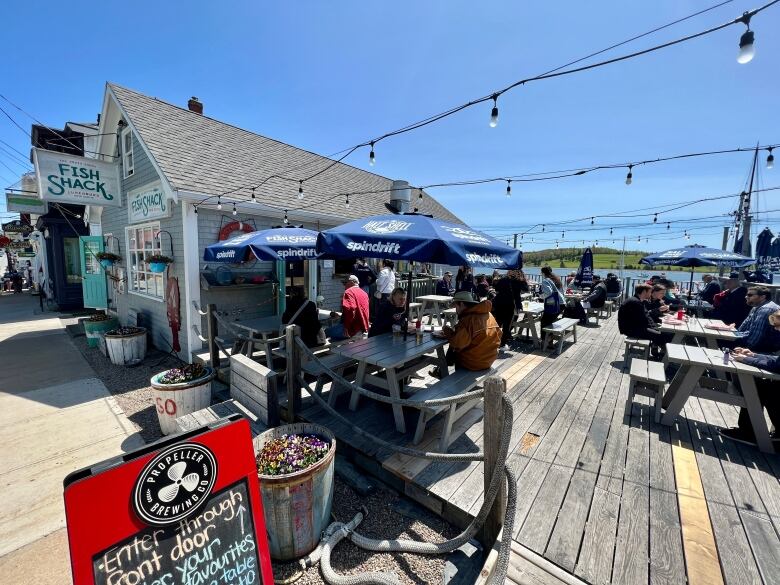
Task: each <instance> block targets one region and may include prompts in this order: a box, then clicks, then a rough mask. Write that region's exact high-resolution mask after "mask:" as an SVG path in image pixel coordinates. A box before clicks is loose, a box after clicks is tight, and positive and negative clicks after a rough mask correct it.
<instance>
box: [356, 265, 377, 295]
mask: <svg viewBox="0 0 780 585" xmlns="http://www.w3.org/2000/svg"><path fill="white" fill-rule="evenodd" d="M352 274H354V275H355V276H357V277H358V286H360V288H362V289H363V292H365V293H366V294H370V293H369V291H368V289H369V287H370V286H371V285H372V284H374V282H376V272H374V269H373V268H371V267H370V266H369V265H368V264H366V259H365V258H358V259H357V261H356V262H355V265H354V266H353V267H352Z"/></svg>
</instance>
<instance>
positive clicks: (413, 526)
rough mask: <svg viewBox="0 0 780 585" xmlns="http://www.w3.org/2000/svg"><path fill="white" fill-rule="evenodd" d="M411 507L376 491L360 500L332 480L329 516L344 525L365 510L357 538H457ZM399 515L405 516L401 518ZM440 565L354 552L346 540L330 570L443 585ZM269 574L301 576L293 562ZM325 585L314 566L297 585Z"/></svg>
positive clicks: (436, 559)
mask: <svg viewBox="0 0 780 585" xmlns="http://www.w3.org/2000/svg"><path fill="white" fill-rule="evenodd" d="M410 504H411V503H410V502H409V500H407V499H406V498H402V497H400V496H399V495H398V494H397V493H396V492H395V491H393V490H390V489H389V488H387V489H379V490H377V491H376V493H374V494H373V495H372V496H369V497H365V498H363V497H361V496H359V495H358V494H357V493H356V492H354V491H353V490H352V489H351V488H350V487H349V486H347V485H345V484H344V483H343V482H341V481H340V480H339V479H338V476H337V477H336V482H335V487H334V497H333V515H334V516H335V517H336V518H337V519H338V520H339V521H340V522H348V521H349V520H352V518H353V517H354V515H355V514H356V513H357V512H360V511H361V510H360V507H361V506H366V508H367V509H368V517H367V518H365V519H364V520H363V522H362V523H361V524H360V525H359V526H358V527H357V532H359V533H360V534H362V535H364V536H368V537H373V538H387V539H395V538H406V539H411V540H424V541H426V542H442V541H443V540H446V539H448V538H452V537H453V536H456V535H457V534H458V530H456V529H455V528H454V527H452V526H451V525H449V524H448V523H446V522H445V521H444V520H442V519H441V518H438V517H436V516H434V515H433V514H431V513H429V512H427V511H426V510H424V509H422V508H421V507H420V506H417V505H416V504H411V505H410ZM401 509H403V510H404V512H405V514H402V513H401V512H400V510H401ZM409 510H411V511H412V512H411V513H410V512H409ZM407 514H408V515H407ZM410 516H414V518H412V517H410ZM444 559H445V556H444V555H442V556H429V555H414V554H407V553H392V554H391V553H381V554H380V553H374V552H371V551H366V550H363V549H361V548H358V547H356V546H355V545H354V544H352V542H351V541H349V540H342V541H341V542H340V543H339V544H338V546H337V547H336V548H335V549H334V551H333V554H332V556H331V564H332V566H333V568H334V570H336V571H337V572H338V573H340V574H343V575H359V574H361V573H366V572H369V571H392V572H394V573H395V574H396V575H397V576H398V577H399V578H400V580H401V582H402V583H417V584H423V583H424V584H431V583H441V579H442V573H443V570H444ZM273 568H274V578H275V579H276V580H277V581H281V580H284V579H287V578H290V577H293V576H294V575H295V574H296V573H298V571H299V567H298V564H297V562H295V563H274V565H273ZM324 582H325V581H324V580H323V579H322V575H321V573H320V569H319V565H318V566H315V567H310V568H309V569H308V570H307V571H306V572H305V573H303V575H301V577H300V578H299V579H298V580H296V581H295V585H308V584H310V583H324Z"/></svg>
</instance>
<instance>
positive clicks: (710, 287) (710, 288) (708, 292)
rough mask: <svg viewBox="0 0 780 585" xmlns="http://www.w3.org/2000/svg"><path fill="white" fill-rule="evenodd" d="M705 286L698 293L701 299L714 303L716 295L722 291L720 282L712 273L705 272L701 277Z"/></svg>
mask: <svg viewBox="0 0 780 585" xmlns="http://www.w3.org/2000/svg"><path fill="white" fill-rule="evenodd" d="M701 280H702V282H703V283H704V288H703V289H701V290H700V291H699V293H698V294H697V295H696V296H697V297H698V298H699V300H700V301H704V302H706V303H710V304H712V301H713V299H714V298H715V295H716V294H718V293H719V292H720V284H719V283H718V281H717V280H715V278H713V276H712V275H711V274H705V275H704V276H702V277H701Z"/></svg>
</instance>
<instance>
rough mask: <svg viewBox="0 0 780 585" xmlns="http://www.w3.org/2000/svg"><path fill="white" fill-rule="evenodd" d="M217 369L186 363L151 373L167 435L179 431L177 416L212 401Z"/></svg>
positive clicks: (154, 397)
mask: <svg viewBox="0 0 780 585" xmlns="http://www.w3.org/2000/svg"><path fill="white" fill-rule="evenodd" d="M215 375H216V373H215V372H214V369H213V368H210V367H208V366H204V365H203V364H187V365H185V366H182V367H180V368H172V369H170V370H165V371H164V372H160V373H159V374H157V375H155V376H152V380H151V385H152V399H153V400H154V408H155V410H156V411H157V418H158V419H159V421H160V430H161V431H162V433H163V434H164V435H168V434H170V433H173V432H176V419H177V418H179V417H180V416H184V415H185V414H191V413H193V412H196V411H198V410H200V409H202V408H207V407H208V406H209V404H211V381H212V380H213V379H214V377H215Z"/></svg>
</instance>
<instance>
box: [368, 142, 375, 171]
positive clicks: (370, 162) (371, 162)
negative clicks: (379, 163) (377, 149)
mask: <svg viewBox="0 0 780 585" xmlns="http://www.w3.org/2000/svg"><path fill="white" fill-rule="evenodd" d="M375 162H376V157H375V156H374V141H373V140H372V141H371V152H369V153H368V165H369V166H371V167H373V166H374V163H375Z"/></svg>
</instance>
